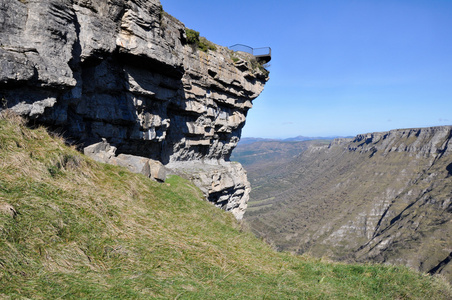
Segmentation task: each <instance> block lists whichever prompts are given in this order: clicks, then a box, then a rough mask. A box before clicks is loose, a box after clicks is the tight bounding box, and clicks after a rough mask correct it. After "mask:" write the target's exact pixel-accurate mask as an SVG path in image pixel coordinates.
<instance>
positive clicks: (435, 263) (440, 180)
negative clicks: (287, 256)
mask: <svg viewBox="0 0 452 300" xmlns="http://www.w3.org/2000/svg"><path fill="white" fill-rule="evenodd" d="M451 150H452V148H451V127H448V126H444V127H433V128H421V129H400V130H392V131H389V132H383V133H371V134H364V135H358V136H357V137H355V138H354V139H338V140H335V141H334V142H332V143H331V144H330V145H327V146H320V147H319V146H313V147H310V148H309V149H308V150H306V151H304V152H303V153H302V154H301V155H299V156H298V157H296V158H295V159H293V160H291V161H290V162H288V163H286V164H283V165H280V166H279V167H277V168H274V170H272V172H271V176H270V175H269V174H260V176H261V177H265V176H267V177H268V181H267V182H265V184H263V186H261V187H258V191H259V194H256V193H254V194H252V198H251V201H250V208H251V209H249V211H248V212H247V213H246V215H245V219H246V220H247V221H248V222H249V223H250V226H251V228H252V230H253V231H254V232H255V233H256V234H258V235H259V236H261V237H264V238H265V239H267V240H269V241H270V242H271V243H273V244H274V245H275V247H277V248H278V249H280V250H288V251H295V252H297V253H299V254H302V253H310V254H312V255H315V256H318V257H322V256H326V257H329V258H331V259H334V260H345V261H358V262H378V263H390V264H398V265H400V264H403V265H407V266H410V267H412V268H414V269H416V270H419V271H422V272H429V273H432V274H436V273H439V274H442V275H443V276H445V277H447V278H448V279H449V280H452V265H451V264H450V257H451V256H450V254H451V251H452V215H451V213H452V206H451V197H452V184H451V174H452V173H451V166H452V151H451ZM250 181H251V182H253V178H252V176H251V175H250ZM256 195H258V197H256Z"/></svg>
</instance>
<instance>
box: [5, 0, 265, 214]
mask: <svg viewBox="0 0 452 300" xmlns="http://www.w3.org/2000/svg"><path fill="white" fill-rule="evenodd" d="M213 49H215V50H207V51H206V52H204V51H200V50H199V49H198V48H197V47H196V45H193V44H190V43H189V41H188V40H187V35H186V28H185V26H184V25H183V24H182V23H181V22H179V21H178V20H176V19H175V18H173V17H172V16H170V15H168V14H166V13H165V12H164V11H163V9H162V7H161V4H160V1H158V0H148V1H141V0H109V1H104V0H26V1H25V0H22V1H19V0H0V97H1V99H2V103H0V106H1V109H7V108H9V109H11V110H13V111H15V112H17V113H18V114H20V115H22V116H25V117H27V118H28V119H29V120H30V122H33V123H37V124H44V125H46V126H48V127H50V128H51V129H52V130H59V131H61V132H62V133H63V134H64V135H65V136H66V137H67V138H68V139H69V140H70V141H71V142H72V143H74V144H77V145H78V146H79V147H80V148H85V147H90V146H91V148H89V149H91V150H93V149H97V150H96V151H103V150H105V149H106V148H108V149H110V150H111V149H114V151H113V152H111V151H110V155H109V156H108V157H107V158H105V157H106V153H101V154H100V156H102V157H103V158H101V159H100V158H99V153H93V152H91V154H92V155H93V156H94V157H97V159H98V160H100V161H107V162H108V161H111V160H112V159H113V160H115V161H118V159H115V157H117V156H118V157H119V155H123V156H122V159H127V158H130V156H134V157H136V156H138V157H139V158H142V159H148V160H151V162H159V163H161V164H162V165H164V166H165V169H167V170H169V172H172V173H178V174H181V175H184V174H185V175H187V177H190V178H191V179H195V178H194V177H196V178H203V179H202V180H195V182H197V183H198V185H199V186H200V187H201V188H202V189H203V190H204V191H205V193H206V197H207V198H208V199H209V200H210V201H212V202H214V203H215V204H216V205H217V206H219V207H223V208H225V209H227V210H230V211H232V212H233V213H234V215H235V216H236V217H237V218H239V219H240V218H241V217H242V215H243V213H244V210H245V208H246V202H247V199H248V193H249V183H248V181H247V179H246V173H245V171H244V170H243V168H241V166H239V165H236V164H231V163H230V162H228V160H229V157H230V155H231V151H232V150H233V149H234V147H235V146H236V145H237V142H238V141H239V139H240V134H241V129H242V128H243V126H244V124H245V117H246V114H247V111H248V110H249V109H250V108H251V107H252V100H253V99H255V98H256V97H257V96H258V95H259V94H260V93H261V91H262V90H263V88H264V85H265V83H266V81H267V80H268V72H266V70H265V69H263V68H262V67H260V66H259V64H256V63H255V62H253V60H255V58H254V57H253V56H250V55H247V54H245V53H237V52H232V51H230V50H229V49H227V48H225V47H221V46H218V45H213ZM107 144H108V145H107ZM93 145H94V146H93ZM95 145H98V146H99V145H100V146H101V147H95ZM102 145H104V147H102ZM99 149H100V150H99ZM102 149H103V150H102ZM85 152H87V153H90V151H85ZM132 159H133V158H132ZM134 161H135V162H136V161H137V159H135V160H134ZM187 162H190V164H186V163H187ZM147 163H148V162H145V163H144V164H147ZM141 164H143V162H141ZM125 165H127V163H125ZM207 166H208V167H207ZM188 169H189V170H190V171H187V170H188ZM195 170H197V171H195ZM196 174H197V175H196ZM193 176H194V177H193Z"/></svg>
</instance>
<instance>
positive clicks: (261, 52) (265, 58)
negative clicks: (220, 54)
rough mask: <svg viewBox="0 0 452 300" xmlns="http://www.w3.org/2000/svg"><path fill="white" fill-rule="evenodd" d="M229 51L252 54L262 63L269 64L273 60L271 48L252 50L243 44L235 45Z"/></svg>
mask: <svg viewBox="0 0 452 300" xmlns="http://www.w3.org/2000/svg"><path fill="white" fill-rule="evenodd" d="M229 49H231V50H233V51H241V52H246V53H249V54H252V55H254V57H256V59H257V60H259V61H262V62H263V63H268V62H269V61H270V60H271V59H272V48H270V47H262V48H252V47H250V46H247V45H243V44H235V45H233V46H230V47H229Z"/></svg>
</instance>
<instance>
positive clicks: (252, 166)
mask: <svg viewBox="0 0 452 300" xmlns="http://www.w3.org/2000/svg"><path fill="white" fill-rule="evenodd" d="M329 143H330V140H326V139H323V140H307V141H285V140H273V141H265V140H264V141H260V140H254V141H252V142H250V143H248V142H246V143H244V144H242V143H241V142H240V143H239V144H238V146H237V148H236V149H234V151H233V152H232V156H231V160H233V161H238V162H240V163H241V164H242V165H243V166H244V168H245V169H246V171H247V174H248V180H249V181H250V183H251V186H252V189H251V192H250V201H249V202H248V209H247V210H248V211H250V210H254V209H256V208H257V207H259V206H261V205H267V204H266V202H265V201H262V200H264V199H266V198H267V195H268V193H267V191H269V190H270V191H283V190H284V187H285V185H284V184H282V183H281V182H277V183H276V184H275V185H272V182H273V179H274V176H276V174H278V172H279V171H281V170H280V169H281V168H283V167H284V166H285V165H286V164H287V163H289V162H291V161H292V160H293V159H294V158H295V157H297V156H298V155H300V154H301V153H302V152H303V151H305V150H307V149H308V148H309V147H310V146H312V145H317V146H321V145H328V144H329ZM270 205H271V204H270Z"/></svg>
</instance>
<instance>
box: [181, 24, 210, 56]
mask: <svg viewBox="0 0 452 300" xmlns="http://www.w3.org/2000/svg"><path fill="white" fill-rule="evenodd" d="M185 34H186V35H187V43H188V44H190V45H192V46H193V48H197V49H199V50H201V51H203V52H207V50H212V51H215V50H217V47H215V45H214V44H213V43H212V42H210V41H208V40H207V39H206V38H205V37H200V36H199V32H198V31H196V30H193V29H189V28H186V29H185Z"/></svg>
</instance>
